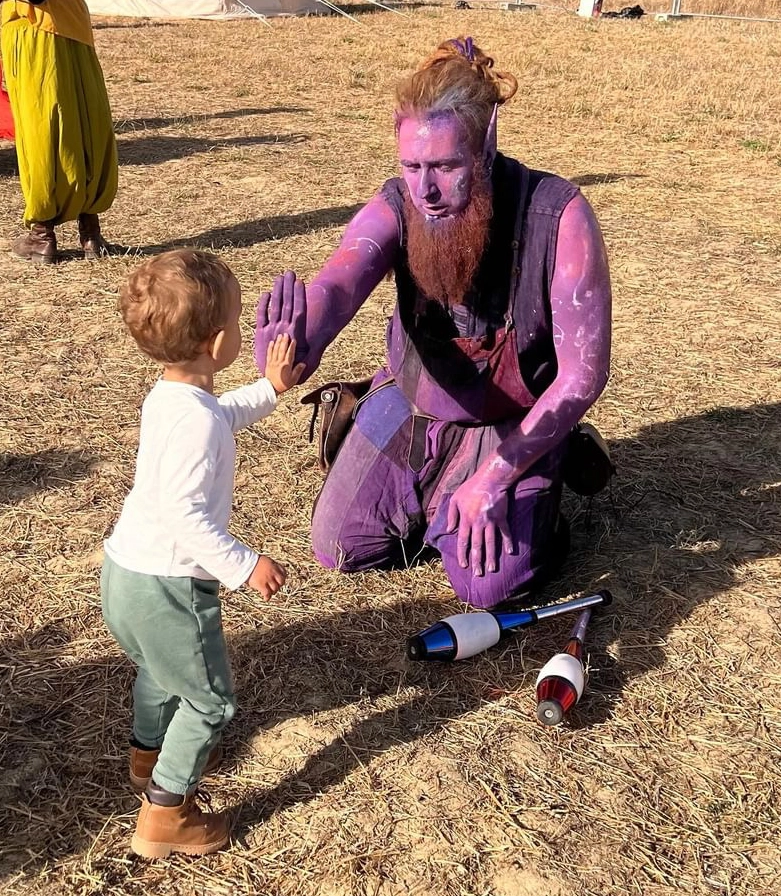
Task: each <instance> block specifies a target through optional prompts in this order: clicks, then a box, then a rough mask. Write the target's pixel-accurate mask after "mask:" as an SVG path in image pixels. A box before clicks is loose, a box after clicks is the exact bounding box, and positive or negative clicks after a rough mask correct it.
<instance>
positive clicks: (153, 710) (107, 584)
mask: <svg viewBox="0 0 781 896" xmlns="http://www.w3.org/2000/svg"><path fill="white" fill-rule="evenodd" d="M100 590H101V596H102V600H103V618H104V619H105V621H106V625H107V626H108V628H109V630H110V631H111V633H112V635H114V637H115V638H116V639H117V641H118V642H119V643H120V645H121V646H122V648H123V649H124V650H125V652H126V653H127V655H128V656H129V657H130V659H131V660H132V661H133V662H134V663H135V664H136V666H138V674H137V676H136V681H135V685H134V686H133V737H134V738H135V739H136V740H137V741H139V742H140V743H142V744H144V745H145V746H148V747H160V756H159V757H158V760H157V764H156V765H155V768H154V771H153V772H152V778H153V780H154V782H155V783H156V784H158V785H159V786H160V787H164V788H165V789H166V790H168V791H170V792H171V793H187V792H188V791H189V790H191V789H192V787H193V786H194V785H195V784H196V783H197V782H198V779H199V778H200V775H201V771H202V769H203V767H204V765H205V764H206V760H207V757H208V755H209V751H210V750H211V748H212V747H213V746H214V744H216V743H217V741H218V740H219V737H220V731H221V730H222V729H223V728H224V727H225V725H227V724H228V722H229V721H230V720H231V719H232V718H233V716H234V714H235V712H236V698H235V695H234V692H233V676H232V675H231V669H230V661H229V659H228V650H227V645H226V644H225V636H224V634H223V631H222V620H221V616H220V598H219V584H218V583H217V582H214V581H204V580H202V579H191V578H187V577H165V576H150V575H144V574H143V573H138V572H130V571H129V570H127V569H124V568H123V567H121V566H119V565H118V564H116V563H114V561H113V560H112V559H111V558H110V557H108V556H106V558H105V560H104V561H103V571H102V574H101V578H100Z"/></svg>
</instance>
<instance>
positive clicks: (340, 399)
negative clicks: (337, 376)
mask: <svg viewBox="0 0 781 896" xmlns="http://www.w3.org/2000/svg"><path fill="white" fill-rule="evenodd" d="M371 384H372V377H369V378H368V379H365V380H359V381H358V382H355V383H348V382H342V381H336V382H333V383H326V384H325V385H324V386H319V387H318V388H317V389H314V390H313V391H312V392H308V393H307V394H306V395H304V397H303V398H302V399H301V404H311V405H312V406H313V407H312V420H311V422H310V424H309V441H310V442H313V441H314V440H315V429H316V428H317V462H318V463H319V464H320V469H321V470H322V471H323V472H324V473H327V472H328V471H329V470H330V469H331V465H332V464H333V462H334V459H335V458H336V454H337V452H338V451H339V448H340V446H341V444H342V442H343V441H344V438H345V436H346V435H347V433H348V431H349V429H350V427H351V426H352V425H353V420H355V412H356V410H357V405H358V402H359V401H360V400H361V399H362V398H363V397H364V396H365V395H367V394H368V392H369V390H370V388H371ZM318 413H319V416H320V423H319V426H318V425H317V417H318Z"/></svg>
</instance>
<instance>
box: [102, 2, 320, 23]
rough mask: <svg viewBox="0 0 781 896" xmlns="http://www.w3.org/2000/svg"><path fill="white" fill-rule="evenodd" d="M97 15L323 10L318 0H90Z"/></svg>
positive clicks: (230, 15) (232, 15) (227, 15)
mask: <svg viewBox="0 0 781 896" xmlns="http://www.w3.org/2000/svg"><path fill="white" fill-rule="evenodd" d="M87 6H88V7H89V11H90V12H91V13H92V15H94V16H134V17H144V18H150V19H237V18H245V17H248V16H298V15H303V14H305V13H317V12H319V13H322V12H324V11H325V7H324V6H323V5H322V4H321V3H318V2H317V0H87Z"/></svg>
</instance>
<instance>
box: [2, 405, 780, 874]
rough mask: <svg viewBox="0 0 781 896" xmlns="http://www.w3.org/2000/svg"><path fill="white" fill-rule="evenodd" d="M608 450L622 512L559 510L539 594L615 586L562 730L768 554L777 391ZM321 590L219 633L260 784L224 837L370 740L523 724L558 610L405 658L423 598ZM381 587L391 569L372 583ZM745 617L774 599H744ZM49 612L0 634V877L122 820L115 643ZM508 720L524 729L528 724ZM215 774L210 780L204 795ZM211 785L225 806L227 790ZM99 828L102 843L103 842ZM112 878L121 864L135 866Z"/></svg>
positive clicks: (118, 836) (422, 616)
mask: <svg viewBox="0 0 781 896" xmlns="http://www.w3.org/2000/svg"><path fill="white" fill-rule="evenodd" d="M611 448H612V450H613V455H614V458H615V460H616V463H617V465H618V468H619V479H618V483H617V485H616V487H615V489H614V492H615V494H614V499H615V503H616V506H617V508H618V513H619V517H618V520H616V518H615V517H614V515H613V513H612V510H611V509H610V503H609V501H608V500H607V499H606V498H605V499H604V500H602V498H600V502H599V503H598V504H597V505H596V506H595V508H594V514H593V515H594V523H593V525H592V526H591V528H590V529H586V527H585V526H584V525H583V513H582V508H581V507H580V506H579V505H577V504H575V503H574V502H571V503H570V507H569V509H570V511H571V512H573V511H574V525H573V536H574V550H573V553H572V555H571V557H570V559H569V561H568V564H567V567H566V569H565V570H564V576H563V578H562V579H561V580H560V581H559V582H558V583H556V584H554V585H552V586H550V587H549V589H548V591H547V592H546V594H545V595H543V596H542V598H543V600H544V601H545V602H547V601H549V600H555V599H562V598H563V597H565V596H566V595H567V594H569V593H572V592H574V591H587V590H591V589H593V588H594V587H595V586H596V585H597V584H599V585H600V586H608V587H610V588H611V589H612V590H613V592H614V594H615V597H616V601H615V603H614V605H613V606H612V607H611V608H610V610H609V611H604V612H603V613H601V614H600V615H599V616H598V617H596V618H595V620H594V623H593V624H592V626H591V628H590V632H589V641H588V650H589V653H590V655H591V668H592V674H591V679H590V682H589V686H588V689H587V691H586V694H585V695H584V698H583V700H582V702H581V704H579V706H578V707H576V709H575V711H574V712H573V713H572V715H571V717H570V719H569V721H568V722H567V723H566V724H570V725H574V726H576V727H584V726H592V725H596V724H600V723H601V722H603V721H604V720H605V719H606V718H608V717H609V716H610V715H611V714H613V713H614V712H619V711H620V710H617V709H616V706H617V703H618V701H619V699H620V697H621V692H622V689H623V687H624V685H625V684H626V682H627V681H629V680H631V679H632V678H633V677H635V676H638V675H642V674H643V673H645V672H647V671H649V670H650V669H653V668H655V667H659V666H661V665H663V664H664V662H665V651H664V648H663V646H661V645H663V644H664V643H665V641H666V639H667V636H668V634H669V633H670V631H671V630H672V629H674V628H675V627H676V626H679V625H680V624H681V623H682V622H683V621H684V620H685V619H686V618H687V617H688V616H689V614H690V613H691V612H692V611H693V610H694V609H695V608H696V607H697V606H698V605H700V604H702V603H704V602H707V601H708V600H709V599H711V598H713V597H715V596H717V595H719V594H720V593H721V592H723V591H725V590H727V589H729V588H731V587H732V586H734V585H735V584H736V582H737V581H738V577H739V575H740V568H741V567H742V566H745V565H747V564H750V563H752V562H753V561H757V560H762V559H764V558H770V557H776V556H778V554H779V550H780V548H781V501H779V487H781V486H779V478H780V477H779V470H780V469H781V403H775V404H764V405H757V406H754V407H750V408H718V409H715V410H712V411H709V412H708V413H705V414H702V415H698V416H693V417H685V418H681V419H679V420H673V421H670V422H668V423H659V424H654V425H652V426H648V427H645V428H643V429H641V430H640V431H639V432H638V433H637V434H636V435H635V436H633V437H631V438H627V439H622V440H618V441H614V442H613V443H612V445H611ZM312 475H313V476H314V475H317V474H316V473H315V471H314V464H313V472H312ZM409 575H410V573H404V576H405V580H406V578H407V577H408V576H409ZM332 584H333V588H334V591H335V594H336V597H335V605H336V609H335V611H334V612H333V613H331V614H328V615H326V616H324V617H315V616H310V617H307V618H303V619H299V620H297V621H294V622H291V623H289V624H287V625H283V626H278V627H276V628H262V627H261V626H262V625H263V613H262V610H259V611H258V625H259V628H258V630H257V631H253V632H249V633H246V634H241V635H238V636H233V637H231V638H230V639H229V641H230V646H231V651H232V653H233V657H234V669H235V673H236V678H237V693H238V696H239V706H240V710H239V715H238V716H237V718H236V721H235V722H234V723H233V724H232V726H231V727H230V729H229V730H228V732H227V733H226V744H227V747H228V764H227V768H228V770H230V764H231V762H232V758H231V757H236V758H238V759H244V760H247V761H250V762H251V761H253V757H255V762H256V763H257V766H256V768H257V769H258V770H261V771H264V779H265V780H266V781H268V785H267V786H265V787H257V788H255V789H253V790H251V791H250V792H249V793H246V791H243V792H244V793H246V795H245V796H244V798H243V799H242V800H241V801H240V803H239V804H238V806H237V810H238V821H237V826H236V835H237V836H238V837H241V836H242V835H243V834H244V833H246V832H247V830H248V829H250V828H252V827H254V826H256V825H257V823H258V821H259V820H260V819H261V818H264V817H267V816H268V815H269V814H270V813H273V812H276V811H278V810H281V809H284V808H286V807H289V806H293V805H296V804H299V803H306V802H308V801H309V800H311V799H313V798H314V797H316V796H317V794H319V793H321V792H322V791H323V790H325V789H327V788H329V787H332V786H334V785H338V784H339V783H340V782H341V781H343V780H344V778H345V777H346V776H347V775H349V774H350V772H351V771H353V770H355V769H358V768H363V769H365V774H367V775H369V776H371V775H372V774H373V770H372V763H373V760H375V759H376V758H377V757H378V756H381V755H382V754H383V753H384V752H386V751H388V750H391V749H393V747H394V746H396V745H398V744H406V743H410V742H413V741H415V740H417V739H419V738H421V737H425V736H427V735H432V734H436V732H437V731H438V730H440V729H442V728H444V727H446V726H448V725H449V724H450V723H451V722H452V721H453V720H455V719H458V718H460V717H461V716H463V715H464V714H465V713H468V712H470V711H472V710H475V709H478V708H479V707H480V706H483V705H485V704H486V703H488V702H490V701H491V700H493V699H495V698H496V697H497V696H499V695H503V694H511V695H513V699H514V708H515V709H516V712H520V713H521V714H523V713H524V712H525V711H528V718H529V724H530V725H535V724H536V722H534V693H533V684H534V678H535V676H536V672H537V670H538V669H539V668H540V667H541V666H542V664H543V663H544V662H545V660H547V659H548V658H549V657H550V656H551V655H552V653H554V652H555V651H556V650H558V649H559V648H560V647H561V645H562V644H563V643H564V640H565V639H566V635H567V632H568V630H569V627H570V625H571V624H572V621H573V620H572V618H571V617H570V618H566V617H565V618H563V619H560V620H555V621H551V622H550V623H548V624H544V625H539V626H537V627H535V628H534V629H531V630H529V632H528V633H527V636H526V637H525V638H520V637H519V638H517V639H513V640H510V641H508V642H505V644H504V646H502V645H499V646H497V647H495V648H493V649H492V650H489V651H487V652H486V653H485V654H482V655H480V656H477V657H474V658H473V659H471V660H467V661H465V662H462V663H455V664H437V665H434V664H431V665H427V664H412V663H409V662H408V661H407V660H406V659H405V658H404V656H403V647H404V640H405V638H406V636H407V635H408V634H409V633H411V632H413V631H415V630H417V629H419V628H421V627H423V626H425V625H427V624H429V623H431V622H433V621H434V618H432V609H431V606H430V605H427V604H426V603H425V602H422V601H420V602H416V601H411V600H409V599H408V598H407V599H405V598H404V596H403V595H400V599H399V600H398V601H397V602H394V603H391V604H388V605H386V606H383V607H381V608H378V609H366V608H358V609H349V608H347V609H345V610H344V611H343V612H340V611H339V609H338V588H339V578H338V576H336V575H334V580H333V583H332ZM395 586H398V580H394V575H393V574H392V573H391V574H389V575H388V577H387V589H388V590H390V589H393V588H394V587H395ZM89 587H90V588H92V585H90V586H89ZM758 598H761V596H758ZM453 608H454V609H455V601H454V602H453ZM756 612H757V613H770V612H771V610H770V608H768V607H767V606H763V604H762V602H761V599H758V602H757V607H756ZM58 613H59V614H60V615H59V616H58V618H56V619H54V620H48V621H47V622H46V623H45V624H43V625H42V624H40V623H38V624H37V625H36V624H35V623H33V624H32V625H31V629H32V630H31V631H30V632H24V633H22V634H20V635H17V636H15V637H14V638H8V639H5V640H2V639H0V693H2V694H3V701H2V702H1V703H0V722H1V724H0V830H3V832H4V833H3V838H2V842H0V874H9V873H11V872H13V871H15V870H19V869H20V868H24V869H25V870H26V871H27V870H33V869H39V868H42V867H44V866H46V865H50V864H51V863H52V862H56V861H58V860H60V859H62V858H64V857H66V856H68V855H70V854H73V853H78V852H82V851H83V850H84V849H86V847H87V845H88V844H91V843H92V842H93V839H94V838H95V837H96V836H97V835H98V833H99V832H101V830H102V829H103V826H104V824H105V822H106V821H107V820H108V819H110V818H111V817H113V816H116V815H117V814H120V815H121V814H122V813H126V814H125V815H124V821H123V824H124V825H125V828H126V829H127V828H128V826H129V825H130V824H131V823H132V811H133V809H134V807H135V806H136V805H137V803H136V802H135V801H134V798H133V797H132V795H131V794H130V792H129V789H128V785H127V784H126V783H125V780H124V778H125V774H126V772H125V763H126V749H127V746H126V741H125V737H126V733H127V727H128V723H129V716H130V707H129V686H130V682H131V680H132V669H131V667H130V664H129V663H128V662H127V660H125V658H124V657H122V656H121V655H120V654H119V653H118V652H114V653H112V654H110V655H108V656H105V655H102V656H99V657H98V658H94V656H88V654H89V651H88V650H87V648H86V646H85V645H84V643H83V641H82V642H77V643H76V645H75V646H71V640H74V641H75V640H76V639H78V638H79V637H82V635H81V632H82V631H83V626H84V624H85V621H86V620H85V619H84V614H83V611H82V612H81V613H79V614H74V613H73V612H71V611H70V610H69V608H68V607H61V608H60V610H59V611H58ZM90 613H94V614H95V615H97V609H94V610H91V611H90ZM435 615H436V614H435ZM95 624H96V620H95V619H93V620H92V625H93V626H94V625H95ZM93 630H94V628H93ZM106 643H109V642H108V641H107V642H106ZM80 654H81V655H82V656H87V657H88V658H86V659H80V658H79V655H80ZM614 656H615V657H616V659H613V657H614ZM671 687H674V684H671ZM400 695H401V696H400ZM346 707H351V714H352V717H353V718H357V721H356V722H354V724H353V725H352V727H350V728H349V729H348V730H346V731H344V732H343V733H342V734H341V735H337V736H330V735H329V736H328V742H327V743H325V744H323V745H322V746H320V747H319V748H317V749H315V750H314V751H313V752H312V753H311V755H309V756H308V758H306V759H304V761H303V763H302V765H301V767H299V768H295V769H292V770H291V771H289V772H287V773H285V774H283V775H282V776H281V777H280V778H279V779H276V780H274V778H273V775H269V773H268V771H267V767H264V765H263V755H264V749H263V745H264V742H265V741H266V739H267V738H273V736H274V729H275V728H276V727H277V726H279V725H281V724H282V723H283V722H285V721H286V720H290V719H301V718H303V719H312V718H316V716H317V715H318V713H323V712H328V711H329V710H339V709H342V708H346ZM511 724H512V723H511V721H509V720H505V721H504V722H503V725H505V726H509V725H511ZM518 725H519V733H518V738H519V739H520V741H523V739H524V738H525V737H528V736H529V735H528V729H527V731H526V732H524V730H523V723H522V722H519V723H518ZM310 730H311V729H310ZM328 730H329V726H327V725H323V732H326V731H328ZM505 734H507V732H506V731H505ZM301 743H302V745H303V746H306V744H307V741H304V740H302V742H301ZM275 764H276V763H275ZM219 785H220V782H219V779H217V780H216V781H215V784H214V785H213V789H214V790H215V792H217V793H219ZM225 797H226V800H227V801H228V802H230V801H231V797H230V792H229V791H227V790H226V791H225ZM126 829H125V830H122V829H120V827H119V826H118V825H117V824H114V825H112V826H110V827H109V828H107V829H106V833H105V834H104V835H103V837H104V839H103V840H102V841H101V845H102V846H103V847H104V850H105V847H106V846H107V845H108V849H107V851H105V852H104V855H105V858H104V859H101V858H100V850H96V851H95V855H94V856H93V858H92V859H91V865H90V867H91V873H94V874H103V873H105V875H107V876H108V877H110V876H111V875H112V874H116V873H118V872H117V865H116V854H117V852H120V851H121V852H124V851H125V850H126V848H127V837H128V832H127V830H126ZM106 837H109V838H114V840H113V841H112V842H111V843H109V844H107V843H106V839H105V838H106ZM114 841H115V842H114ZM122 873H123V874H125V873H127V874H129V875H132V873H133V868H132V865H129V866H128V867H127V869H126V871H123V872H122Z"/></svg>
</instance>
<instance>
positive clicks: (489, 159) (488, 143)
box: [483, 103, 499, 171]
mask: <svg viewBox="0 0 781 896" xmlns="http://www.w3.org/2000/svg"><path fill="white" fill-rule="evenodd" d="M498 109H499V104H498V103H494V111H493V112H492V113H491V120H490V121H489V122H488V129H487V130H486V132H485V140H483V164H484V165H485V170H486V171H490V170H491V169H492V168H493V166H494V159H495V158H496V152H497V148H496V146H497V144H496V113H497V111H498Z"/></svg>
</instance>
